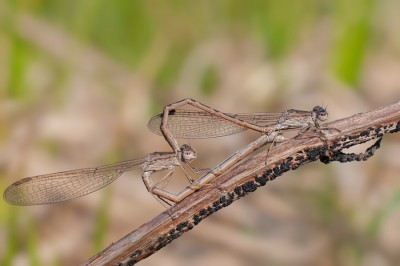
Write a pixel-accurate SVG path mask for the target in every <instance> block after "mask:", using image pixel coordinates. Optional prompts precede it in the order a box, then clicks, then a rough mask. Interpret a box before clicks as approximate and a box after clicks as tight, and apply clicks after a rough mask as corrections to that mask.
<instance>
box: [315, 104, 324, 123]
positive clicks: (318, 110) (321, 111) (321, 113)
mask: <svg viewBox="0 0 400 266" xmlns="http://www.w3.org/2000/svg"><path fill="white" fill-rule="evenodd" d="M313 112H314V113H315V115H316V117H317V119H318V120H321V121H324V120H327V119H328V112H327V111H326V109H325V108H323V107H321V106H315V107H314V108H313Z"/></svg>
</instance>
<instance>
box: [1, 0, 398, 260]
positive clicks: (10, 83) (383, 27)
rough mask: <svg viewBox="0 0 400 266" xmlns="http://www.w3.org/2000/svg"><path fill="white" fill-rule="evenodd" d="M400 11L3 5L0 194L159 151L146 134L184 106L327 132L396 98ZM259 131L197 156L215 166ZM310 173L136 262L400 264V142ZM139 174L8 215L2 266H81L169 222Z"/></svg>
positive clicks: (362, 3) (289, 177)
mask: <svg viewBox="0 0 400 266" xmlns="http://www.w3.org/2000/svg"><path fill="white" fill-rule="evenodd" d="M399 10H400V2H399V1H396V0H382V1H377V0H376V1H373V0H355V1H345V0H337V1H329V0H323V1H320V0H302V1H287V0H283V1H271V0H270V1H261V0H259V1H255V0H254V1H244V0H243V1H239V0H234V1H228V0H217V1H211V0H203V1H183V0H166V1H155V0H149V1H144V0H142V1H132V0H131V1H128V0H121V1H114V2H112V1H104V0H88V1H77V0H73V1H72V0H71V1H50V0H48V1H44V0H30V1H6V0H0V188H1V190H0V191H1V192H3V191H4V189H5V188H6V187H7V186H8V185H9V184H10V183H12V182H14V181H16V180H18V179H19V178H22V177H25V176H32V175H37V174H45V173H51V172H57V171H62V170H69V169H75V168H82V167H89V166H96V165H101V164H106V163H112V162H116V161H119V160H125V159H131V158H140V157H143V156H145V155H146V154H148V153H150V152H153V151H166V150H168V149H169V148H168V146H167V145H166V144H165V143H164V141H163V140H162V138H161V137H159V136H155V135H153V134H151V133H150V132H149V131H147V128H146V123H147V120H148V119H149V118H150V117H151V116H152V115H154V114H155V113H157V112H160V111H161V110H162V107H163V106H164V105H165V104H168V103H171V102H174V101H177V100H180V99H183V98H186V97H191V98H195V99H197V100H199V101H201V102H203V103H206V104H207V105H209V106H213V107H215V108H217V109H219V110H223V111H226V112H257V111H258V112H261V111H282V110H285V109H289V108H297V109H304V110H309V109H311V108H312V107H313V106H314V105H317V104H318V105H323V106H328V111H329V114H330V119H331V120H334V119H339V118H341V117H345V116H349V115H351V114H354V113H358V112H362V111H367V110H370V109H373V108H376V107H378V106H381V105H385V104H389V103H392V102H395V101H398V100H399V99H400V34H399V30H398V25H400V16H399V12H398V11H399ZM256 136H257V134H239V135H237V136H231V137H226V138H221V139H218V140H202V141H198V142H195V141H193V142H192V145H193V146H195V147H196V148H198V149H199V159H198V160H197V161H196V165H197V166H200V167H212V166H213V165H216V164H217V163H218V162H220V161H221V160H222V159H223V158H225V157H227V156H228V155H229V154H230V153H233V152H234V151H235V150H236V149H238V148H240V147H241V146H244V145H245V144H246V143H249V141H251V139H254V137H256ZM399 139H400V138H399V136H398V135H392V136H388V137H385V139H384V140H383V143H382V146H383V147H382V148H381V149H380V150H378V151H377V154H376V156H374V157H373V158H371V159H370V160H369V161H367V162H360V163H351V164H338V163H333V164H331V165H328V166H325V165H322V164H320V163H313V164H309V165H307V166H304V167H302V168H301V169H298V170H296V171H295V172H291V173H288V174H285V175H284V176H282V177H280V178H278V179H277V180H276V181H275V182H271V183H269V184H268V186H267V187H265V188H262V189H260V190H258V191H257V192H256V193H252V194H253V195H249V196H247V197H246V198H244V199H242V200H240V201H238V202H236V203H235V204H233V205H231V206H230V207H229V208H225V209H224V210H221V211H220V212H218V213H216V214H214V215H213V216H211V217H210V218H209V219H206V220H205V221H203V222H202V223H201V224H200V225H199V226H198V227H196V228H195V229H194V230H192V231H191V232H189V233H187V234H185V235H184V236H182V237H181V238H179V239H178V240H176V241H174V242H173V243H172V244H171V245H169V246H168V247H166V248H164V249H162V250H161V251H160V252H158V253H156V254H155V255H153V256H151V257H150V258H148V259H146V260H144V261H142V262H141V264H140V265H188V264H189V263H190V265H205V264H207V265H222V264H224V265H227V264H230V265H399V264H400V231H399V229H398V228H400V179H399V170H400V167H399V165H400V161H399V155H400V152H399V150H400V144H399ZM140 174H141V173H140V171H139V170H138V171H136V172H132V173H127V174H125V175H124V176H123V177H121V178H120V179H119V180H117V181H116V182H114V183H113V184H112V185H111V186H109V187H107V188H106V189H103V190H102V191H99V192H97V193H94V194H91V195H89V196H86V197H84V198H81V199H77V200H73V201H69V202H66V203H62V204H54V205H47V206H35V207H15V206H10V205H8V204H6V203H5V202H4V201H1V202H0V265H77V264H79V263H80V262H82V261H84V260H86V259H87V258H89V257H90V256H92V255H94V254H95V253H96V252H98V251H100V250H102V249H103V248H105V247H107V246H108V245H109V244H110V243H111V242H115V241H116V240H118V239H119V238H121V237H123V236H124V235H125V234H127V233H128V232H130V231H131V230H133V229H135V228H137V227H138V226H140V225H141V224H143V223H144V222H146V221H148V220H150V219H151V218H153V217H154V216H156V215H157V214H158V213H159V212H161V211H164V208H163V207H162V206H161V205H160V204H158V202H157V201H155V200H154V199H153V198H152V197H151V196H150V195H149V194H148V193H147V191H146V189H145V187H144V186H143V184H142V181H141V178H140Z"/></svg>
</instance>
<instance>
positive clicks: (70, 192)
mask: <svg viewBox="0 0 400 266" xmlns="http://www.w3.org/2000/svg"><path fill="white" fill-rule="evenodd" d="M143 161H144V159H137V160H129V161H124V162H119V163H115V164H109V165H105V166H100V167H95V168H84V169H77V170H71V171H65V172H59V173H52V174H46V175H38V176H33V177H26V178H23V179H21V180H19V181H16V182H15V183H13V184H11V185H10V186H9V187H8V188H7V189H6V190H5V191H4V195H3V197H4V200H6V201H7V202H8V203H11V204H15V205H21V206H26V205H40V204H48V203H55V202H61V201H66V200H70V199H74V198H78V197H82V196H84V195H86V194H89V193H92V192H94V191H96V190H98V189H101V188H103V187H105V186H106V185H108V184H110V183H111V182H113V181H114V180H115V179H117V178H118V177H119V176H121V175H122V173H124V172H126V171H130V170H132V169H133V167H135V166H137V165H140V164H141V163H143Z"/></svg>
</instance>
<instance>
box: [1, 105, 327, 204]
mask: <svg viewBox="0 0 400 266" xmlns="http://www.w3.org/2000/svg"><path fill="white" fill-rule="evenodd" d="M185 105H190V106H192V107H193V108H195V110H186V109H182V108H181V107H183V106H185ZM327 118H328V113H327V111H326V109H325V108H323V107H320V106H315V107H314V108H313V109H312V110H311V111H302V110H295V109H290V110H287V111H284V112H281V113H246V114H235V113H224V112H221V111H218V110H216V109H213V108H211V107H208V106H207V105H204V104H202V103H200V102H197V101H195V100H193V99H184V100H182V101H178V102H175V103H172V104H170V105H167V106H166V107H165V108H164V110H163V112H162V113H160V114H157V115H155V116H154V117H152V118H151V119H150V121H149V123H148V128H149V129H150V131H152V132H153V133H155V134H158V135H162V136H164V138H165V140H166V141H167V142H168V143H169V145H170V146H171V148H172V150H173V151H171V152H154V153H150V154H149V155H147V156H146V157H145V158H141V159H134V160H128V161H123V162H118V163H114V164H109V165H105V166H100V167H95V168H84V169H77V170H71V171H64V172H58V173H52V174H45V175H38V176H32V177H26V178H23V179H21V180H19V181H16V182H15V183H13V184H11V185H10V186H9V187H8V188H7V189H6V190H5V192H4V199H5V200H6V201H7V202H9V203H11V204H15V205H40V204H48V203H56V202H61V201H66V200H70V199H74V198H77V197H81V196H84V195H87V194H89V193H92V192H94V191H96V190H98V189H101V188H103V187H105V186H106V185H108V184H110V183H111V182H113V181H114V180H115V179H117V178H118V177H120V176H121V175H122V174H123V173H124V172H127V171H130V170H133V169H134V168H136V167H141V168H142V169H143V174H142V179H143V182H144V184H145V186H146V188H147V190H148V191H149V192H150V193H152V194H153V195H154V196H156V197H157V198H159V199H161V200H163V201H164V202H167V203H169V202H173V203H177V202H180V201H181V200H182V199H184V198H186V197H187V196H189V195H191V194H192V193H194V192H195V191H196V190H199V189H201V188H202V187H203V186H204V185H205V184H207V183H209V182H210V181H211V180H213V179H214V178H216V177H217V176H219V175H221V174H222V173H224V172H225V171H227V170H229V169H230V168H231V167H232V166H234V165H235V164H237V163H238V162H240V161H241V160H242V159H243V158H245V157H246V156H248V155H250V154H251V153H253V152H254V151H255V150H257V149H259V148H260V147H262V146H264V145H265V144H267V143H272V142H283V141H285V140H286V138H285V137H284V136H283V135H282V133H283V132H284V131H287V130H298V131H299V134H301V133H302V132H304V131H306V130H308V129H309V128H311V127H316V128H318V127H319V125H318V121H325V120H326V119H327ZM248 129H250V130H255V131H257V132H260V133H261V136H260V137H259V138H258V139H256V140H255V141H253V142H251V143H250V144H248V145H247V146H245V147H243V148H241V149H239V150H238V151H236V152H235V153H234V154H232V155H231V156H229V157H228V158H227V159H225V160H224V161H223V162H221V163H219V164H218V165H217V166H215V167H214V168H213V169H211V170H210V169H207V170H204V169H203V170H197V169H195V168H193V167H192V166H191V165H190V162H191V161H193V160H195V159H196V158H197V153H196V151H195V150H194V149H193V148H192V147H191V146H190V145H188V144H184V145H182V146H179V145H178V142H177V140H176V138H183V139H193V138H214V137H222V136H227V135H231V134H236V133H239V132H243V131H245V130H248ZM183 165H185V166H186V167H184V166H183ZM176 167H179V168H180V169H181V170H182V172H183V173H184V175H185V176H186V178H187V179H188V181H189V183H190V184H189V186H188V187H186V188H185V189H183V190H182V191H181V192H179V193H178V194H174V193H171V192H169V191H167V190H165V189H163V188H160V187H158V186H157V184H158V183H154V182H153V181H152V179H151V175H152V174H153V173H155V172H159V171H164V170H165V171H166V172H167V173H166V174H165V175H164V177H163V178H162V180H165V179H168V178H169V177H171V175H172V174H173V173H174V170H175V168H176ZM199 171H203V172H204V174H203V175H202V176H201V177H199V178H198V179H196V180H195V179H193V178H192V173H198V172H199Z"/></svg>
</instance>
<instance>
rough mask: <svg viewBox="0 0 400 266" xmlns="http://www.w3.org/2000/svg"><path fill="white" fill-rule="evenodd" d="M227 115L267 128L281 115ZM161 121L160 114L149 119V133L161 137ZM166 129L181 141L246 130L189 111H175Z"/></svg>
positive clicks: (230, 123)
mask: <svg viewBox="0 0 400 266" xmlns="http://www.w3.org/2000/svg"><path fill="white" fill-rule="evenodd" d="M227 115H229V116H231V117H234V118H238V119H240V120H242V121H246V122H248V123H251V124H255V125H258V126H268V125H272V124H276V123H277V120H278V118H279V117H280V116H281V115H282V113H251V114H229V113H227ZM161 120H162V113H160V114H157V115H155V116H153V117H152V118H151V119H150V121H149V123H148V124H147V127H148V128H149V129H150V131H151V132H153V133H155V134H157V135H162V134H161V130H160V126H161ZM168 127H169V129H170V130H171V132H172V134H173V135H174V137H176V138H183V139H184V138H188V139H201V138H216V137H222V136H227V135H232V134H237V133H240V132H243V131H245V130H246V129H247V128H246V127H243V126H241V125H238V124H235V123H232V122H230V121H227V120H225V119H223V118H220V117H218V116H215V115H213V114H210V113H208V112H204V111H191V110H175V111H174V112H173V113H171V114H169V116H168Z"/></svg>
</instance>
